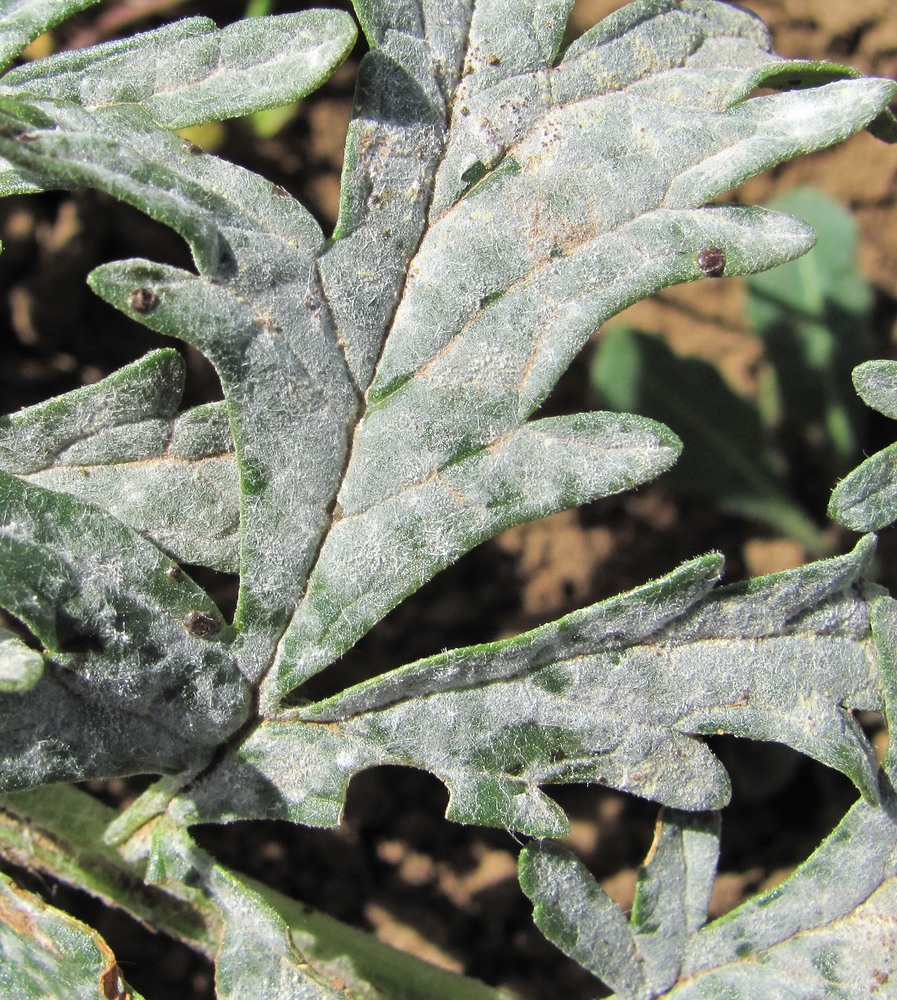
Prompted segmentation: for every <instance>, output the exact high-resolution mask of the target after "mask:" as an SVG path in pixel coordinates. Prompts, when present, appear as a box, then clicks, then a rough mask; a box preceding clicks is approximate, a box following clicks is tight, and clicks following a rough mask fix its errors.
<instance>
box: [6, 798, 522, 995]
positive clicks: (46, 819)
mask: <svg viewBox="0 0 897 1000" xmlns="http://www.w3.org/2000/svg"><path fill="white" fill-rule="evenodd" d="M115 816H116V813H115V811H114V810H113V809H111V808H109V807H108V806H105V805H103V804H102V803H100V802H99V801H98V800H97V799H96V798H94V797H93V796H91V795H88V794H87V793H86V792H84V791H81V790H80V789H77V788H75V787H73V786H71V785H54V786H50V787H45V788H39V789H33V790H30V791H27V792H17V793H13V794H10V795H5V796H3V798H2V801H0V850H2V853H3V856H4V857H5V858H6V859H7V860H9V861H11V862H13V863H14V864H18V865H20V866H25V867H27V868H29V869H30V870H31V871H34V872H41V873H43V874H46V875H48V876H50V877H51V878H53V879H56V880H60V881H63V882H65V883H67V884H69V885H74V886H76V887H78V888H80V889H82V890H86V891H89V892H90V893H91V895H93V896H95V897H98V898H99V899H102V900H103V902H104V903H106V905H108V906H114V907H118V908H121V909H123V910H125V911H127V912H129V913H130V914H131V915H132V916H134V917H135V918H136V919H138V920H140V921H141V922H143V923H145V924H149V925H151V926H153V927H154V928H155V929H156V930H158V931H160V932H162V933H166V934H168V935H169V936H171V937H174V938H177V939H179V940H181V941H184V942H186V943H187V944H189V945H190V947H192V948H193V949H195V950H196V951H199V952H200V953H202V954H203V955H205V956H206V957H207V958H208V959H209V960H210V961H212V960H214V958H215V954H216V952H217V951H218V944H219V937H220V936H221V932H222V930H223V928H222V914H221V913H220V912H219V911H218V910H217V909H216V906H215V904H214V903H213V902H212V901H211V899H209V898H206V897H205V896H204V895H203V894H202V893H201V892H198V891H197V886H196V884H195V880H193V879H190V877H189V876H190V874H191V873H192V872H193V871H194V870H195V869H199V870H200V871H202V872H204V873H206V876H209V877H210V876H211V873H212V872H215V876H214V877H217V875H218V873H219V869H218V866H217V865H216V864H215V863H214V861H213V860H212V859H211V858H209V857H208V856H207V855H205V854H204V853H203V852H201V851H199V849H198V848H197V847H196V845H195V844H194V843H192V842H190V841H189V840H187V839H186V838H185V837H184V834H183V832H182V831H177V830H175V831H173V832H171V827H170V825H168V824H165V823H163V824H159V823H158V822H156V823H152V822H149V820H148V821H147V822H146V823H145V824H141V829H140V830H139V832H137V831H132V832H137V836H136V837H133V838H131V839H130V842H129V843H128V844H127V845H126V846H125V847H124V849H123V852H122V853H123V854H124V855H126V856H122V854H119V853H118V852H117V851H116V850H114V849H113V848H112V847H110V846H108V844H109V842H110V836H109V835H108V834H107V835H106V836H105V837H104V831H105V830H107V829H108V828H110V824H112V822H113V819H114V817H115ZM113 825H114V824H113ZM104 841H105V842H104ZM184 856H186V857H188V858H190V859H192V862H191V864H189V865H185V864H184V863H183V862H182V861H181V860H179V859H182V858H183V857H184ZM148 859H149V860H151V861H152V864H153V866H154V870H155V873H156V875H157V876H158V879H159V880H158V882H157V883H156V884H154V885H153V887H152V888H151V889H149V890H148V889H147V885H146V883H145V881H144V875H145V874H146V868H147V860H148ZM167 859H172V860H170V861H169V860H167ZM175 869H177V870H175ZM178 873H180V874H181V875H183V876H185V877H187V879H188V882H187V883H184V882H181V881H178V880H177V878H176V875H177V874H178ZM220 874H221V875H223V876H224V877H225V878H227V879H229V880H230V881H231V882H232V883H233V884H234V888H235V892H234V896H235V898H236V899H237V900H238V902H239V901H240V897H241V895H242V892H245V893H246V897H247V898H248V902H249V905H243V904H242V902H241V905H239V906H237V907H230V908H229V910H228V911H227V914H226V916H227V920H228V921H229V923H230V924H231V925H232V932H233V933H234V935H235V936H237V935H239V936H240V937H242V938H249V937H251V936H252V934H253V925H254V924H256V919H257V914H260V918H261V919H260V921H259V923H260V924H261V927H259V926H258V925H256V930H261V929H262V928H263V927H269V928H270V927H271V926H272V925H273V926H275V928H277V923H278V920H280V921H283V922H284V923H285V924H286V925H287V927H288V940H289V941H290V942H291V943H292V950H293V952H294V953H295V952H298V954H300V955H301V956H302V957H303V958H304V960H305V963H306V966H307V967H308V968H311V967H313V968H314V969H315V970H317V971H318V972H319V973H320V974H321V975H324V976H325V977H327V978H328V979H331V980H333V981H334V982H335V981H336V979H337V977H338V978H341V979H342V980H343V981H344V982H345V984H346V988H347V989H348V990H349V993H350V995H351V996H358V997H363V998H364V1000H396V998H397V997H399V996H401V997H402V998H403V1000H509V998H508V997H507V996H506V995H505V994H504V993H501V992H500V991H498V990H493V989H491V988H489V987H487V986H485V985H484V984H482V983H479V982H477V981H476V980H473V979H468V978H466V977H464V976H459V975H457V974H455V973H451V972H447V971H445V970H444V969H440V968H436V967H435V966H432V965H429V964H428V963H426V962H423V961H422V960H421V959H419V958H415V957H414V956H412V955H410V954H407V953H405V952H399V951H396V950H394V949H393V948H391V947H389V946H388V945H386V944H383V943H381V942H380V941H377V940H376V939H375V938H373V937H372V936H371V935H369V934H366V933H365V932H364V931H361V930H358V929H356V928H354V927H349V926H348V925H346V924H343V923H341V922H340V921H338V920H335V919H333V918H332V917H329V916H327V915H326V914H323V913H320V912H318V911H316V910H314V909H313V908H312V907H310V906H308V905H306V904H304V903H299V902H297V901H295V900H291V899H288V898H287V897H286V896H284V895H282V894H281V893H279V892H276V891H275V890H273V889H271V888H269V887H267V886H264V885H261V884H260V883H258V882H255V881H254V880H253V879H250V878H248V877H246V876H243V875H237V874H235V873H233V872H226V871H221V872H220ZM191 885H192V888H191ZM259 897H261V900H262V901H263V903H264V904H265V905H264V906H261V907H258V899H259ZM272 910H273V911H274V913H275V914H276V917H273V918H272V914H271V911H272ZM277 934H279V935H280V937H281V938H283V936H284V931H283V927H282V926H281V927H279V928H277V930H276V933H275V940H276V936H277ZM265 965H266V963H264V962H263V963H262V967H263V968H264V966H265ZM259 971H261V970H259ZM265 995H268V994H265ZM91 996H93V994H91ZM41 1000H42V998H41ZM65 1000H68V997H66V998H65Z"/></svg>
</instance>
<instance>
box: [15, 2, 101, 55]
mask: <svg viewBox="0 0 897 1000" xmlns="http://www.w3.org/2000/svg"><path fill="white" fill-rule="evenodd" d="M95 3H99V0H7V2H6V3H4V5H3V10H2V12H0V66H7V65H8V64H9V62H10V61H11V60H12V59H14V58H15V57H16V56H17V55H18V54H19V53H20V52H21V51H22V49H23V48H25V46H26V45H28V44H29V43H30V42H33V41H34V39H35V38H37V36H38V35H41V34H43V33H44V32H45V31H49V30H50V29H51V28H54V27H55V26H56V25H57V24H59V23H60V22H61V21H64V20H65V19H66V18H67V17H71V15H72V14H77V13H78V11H81V10H85V9H86V8H87V7H92V6H93V5H94V4H95Z"/></svg>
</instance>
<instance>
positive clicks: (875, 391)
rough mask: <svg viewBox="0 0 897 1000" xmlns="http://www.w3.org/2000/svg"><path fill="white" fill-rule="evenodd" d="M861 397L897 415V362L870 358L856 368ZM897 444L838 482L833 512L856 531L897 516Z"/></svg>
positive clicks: (831, 506)
mask: <svg viewBox="0 0 897 1000" xmlns="http://www.w3.org/2000/svg"><path fill="white" fill-rule="evenodd" d="M853 381H854V385H855V386H856V390H857V392H858V393H859V395H860V397H861V398H862V399H863V400H864V401H865V402H866V403H868V405H869V406H871V407H872V408H873V409H875V410H878V411H879V412H880V413H883V414H884V415H885V416H886V417H891V418H892V419H897V362H894V361H867V362H866V363H865V364H862V365H860V366H859V367H858V368H855V369H854V372H853ZM895 464H897V444H892V445H890V446H889V447H887V448H883V449H882V450H881V451H879V452H876V454H874V455H872V456H871V457H870V458H867V459H866V460H865V461H864V462H863V463H862V464H861V465H860V466H859V468H856V469H854V470H853V472H851V473H850V475H848V476H846V477H845V478H844V479H843V480H842V481H841V482H840V483H838V485H837V487H836V488H835V490H834V492H833V493H832V496H831V500H830V501H829V507H828V512H829V516H830V517H832V518H834V520H836V521H840V522H841V524H844V525H846V526H847V527H848V528H853V529H854V530H855V531H877V530H879V529H880V528H886V527H887V526H888V525H889V524H891V523H892V522H893V521H895V520H897V474H895Z"/></svg>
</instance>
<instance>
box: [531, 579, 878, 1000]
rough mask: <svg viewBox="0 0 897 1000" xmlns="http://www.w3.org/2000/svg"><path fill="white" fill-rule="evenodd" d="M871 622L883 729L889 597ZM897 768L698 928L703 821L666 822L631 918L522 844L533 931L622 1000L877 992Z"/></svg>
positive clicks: (550, 856)
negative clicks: (811, 846)
mask: <svg viewBox="0 0 897 1000" xmlns="http://www.w3.org/2000/svg"><path fill="white" fill-rule="evenodd" d="M871 623H872V630H873V634H874V638H875V643H876V646H877V648H878V652H879V657H880V663H881V671H882V684H883V689H884V695H885V706H886V710H887V712H888V716H889V723H890V724H891V725H892V721H891V720H893V710H894V706H895V705H897V602H895V601H894V600H893V599H891V598H889V597H880V598H877V599H875V600H874V601H873V603H872V607H871ZM895 764H897V755H895V752H894V749H893V747H892V748H891V749H890V750H889V751H888V753H887V754H886V756H885V761H884V769H883V772H882V773H881V774H880V775H879V787H880V791H881V802H880V804H878V805H873V804H870V803H869V802H867V801H860V802H858V803H857V804H856V805H854V806H853V808H852V809H851V810H850V811H849V812H848V813H847V815H846V816H845V817H844V819H843V820H842V821H841V823H840V824H839V825H838V826H837V827H836V829H835V830H834V831H833V832H832V834H831V835H830V836H829V837H828V838H827V839H826V840H825V842H824V843H823V844H822V845H821V846H820V847H819V848H818V849H817V850H816V851H815V852H814V854H813V855H812V856H811V857H810V858H809V859H808V860H807V861H806V862H805V863H804V864H803V865H801V866H800V867H799V868H798V869H797V870H796V871H795V872H794V874H793V875H791V876H790V877H789V878H788V879H787V880H786V881H785V882H783V883H782V884H781V885H779V886H776V887H775V888H773V889H771V890H768V891H767V892H764V893H762V894H760V895H759V896H756V897H754V898H753V899H751V900H749V901H748V902H747V903H744V904H743V905H742V906H740V907H738V908H737V909H736V910H734V911H732V912H731V913H729V914H727V915H726V916H724V917H722V918H720V919H719V920H716V921H714V922H713V923H711V924H709V925H706V926H703V925H704V921H705V918H706V910H707V904H708V902H709V899H710V889H711V884H712V879H713V873H714V868H715V865H716V854H717V850H718V841H719V834H718V819H717V818H716V817H712V816H709V815H704V816H701V815H698V816H688V815H684V814H681V813H679V814H675V813H665V814H662V815H661V820H660V831H659V835H658V836H657V837H656V838H655V843H654V845H653V846H652V848H651V851H650V853H649V860H648V861H647V862H646V863H645V865H644V867H643V868H642V869H641V871H640V873H639V882H638V888H637V892H636V900H635V905H634V907H633V911H632V917H631V918H630V920H629V921H627V920H626V918H625V917H624V915H623V913H622V911H621V910H620V909H619V907H618V906H617V905H616V904H615V903H614V902H613V901H612V900H611V899H610V898H609V897H608V896H607V895H606V894H605V893H604V892H603V890H602V889H601V887H600V886H599V885H598V884H597V883H596V882H595V881H594V879H593V878H592V876H591V875H590V874H589V873H588V871H587V870H586V869H585V867H584V866H583V865H582V864H581V863H580V862H579V861H577V860H576V858H575V857H574V856H573V855H572V854H571V853H569V852H568V851H566V850H565V849H564V848H562V847H560V846H559V845H555V844H551V843H545V844H537V843H532V844H529V845H527V847H526V848H524V851H523V853H522V854H521V858H520V883H521V885H522V887H523V890H524V892H526V894H527V895H528V896H529V897H530V899H531V900H532V901H533V903H534V917H535V920H536V923H537V925H538V926H539V928H540V929H541V930H542V932H543V933H544V934H545V935H546V936H547V937H548V938H549V939H550V940H551V941H553V942H554V943H555V944H556V945H557V946H558V947H559V948H561V950H562V951H564V952H565V953H566V954H567V955H569V956H570V957H571V958H573V959H574V960H575V961H577V962H579V964H580V965H582V966H584V967H585V968H587V969H588V970H589V971H590V972H592V973H593V974H594V975H596V976H598V977H599V978H601V979H603V980H604V981H605V982H606V983H607V984H608V985H609V986H610V987H611V988H612V989H614V990H616V995H617V996H618V997H620V1000H654V998H657V997H661V996H663V997H670V998H671V1000H672V998H675V1000H698V998H707V997H723V996H725V997H726V998H731V1000H748V998H750V1000H755V998H760V1000H765V998H769V1000H773V998H775V1000H779V998H783V997H787V998H794V1000H804V998H808V997H811V996H826V995H838V996H856V997H860V996H872V995H877V994H879V993H881V995H885V992H886V991H887V988H888V983H889V982H890V981H891V980H892V979H893V977H894V976H897V962H895V956H897V925H895V922H894V919H893V913H894V902H895V900H897V794H895V791H894V787H893V781H894V775H895ZM714 827H716V828H717V829H716V830H714Z"/></svg>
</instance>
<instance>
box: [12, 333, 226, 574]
mask: <svg viewBox="0 0 897 1000" xmlns="http://www.w3.org/2000/svg"><path fill="white" fill-rule="evenodd" d="M183 385H184V363H183V361H182V360H181V358H180V355H179V354H178V353H177V352H176V351H171V350H166V351H155V352H153V353H152V354H148V355H147V356H146V357H144V358H142V359H141V360H140V361H136V362H134V363H133V364H131V365H127V366H126V367H125V368H123V369H121V370H120V371H118V372H116V373H115V374H113V375H111V376H109V377H108V378H106V379H103V380H102V381H101V382H98V383H96V384H95V385H91V386H85V387H84V388H81V389H76V390H74V391H73V392H69V393H66V394H65V395H64V396H59V397H57V398H56V399H52V400H50V401H48V402H46V403H41V404H39V405H38V406H32V407H29V408H28V409H25V410H20V411H19V412H18V413H15V414H12V415H11V416H9V417H0V470H2V471H4V472H11V473H14V474H15V475H17V476H18V477H19V478H20V479H22V480H24V481H25V482H28V483H31V484H33V485H37V486H43V487H45V488H47V489H52V490H58V491H60V492H63V493H69V494H71V495H72V496H75V497H77V498H79V499H80V500H84V501H86V502H88V503H92V504H95V505H96V506H99V507H102V508H104V509H105V510H108V511H109V512H110V513H111V514H114V515H115V516H116V517H117V518H119V519H120V520H121V521H123V522H124V523H125V524H127V525H129V526H130V527H132V528H134V529H135V531H138V532H140V533H141V534H142V535H144V537H146V538H149V539H151V540H152V541H153V542H155V543H156V544H157V545H158V546H160V548H162V549H163V550H164V551H165V552H167V553H168V554H169V555H171V556H173V557H174V558H175V559H177V560H179V561H182V562H187V563H196V564H201V565H207V566H212V567H214V568H216V569H221V570H227V571H230V572H236V570H237V546H238V533H239V518H240V514H239V502H240V501H239V485H238V482H237V469H236V462H235V460H234V454H233V440H232V438H231V434H230V424H229V422H228V417H227V413H226V412H225V410H224V407H223V404H220V403H210V404H208V405H206V406H199V407H194V408H193V409H191V410H188V411H187V412H186V413H183V414H181V415H180V416H176V410H177V405H178V402H179V400H180V397H181V393H182V391H183Z"/></svg>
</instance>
